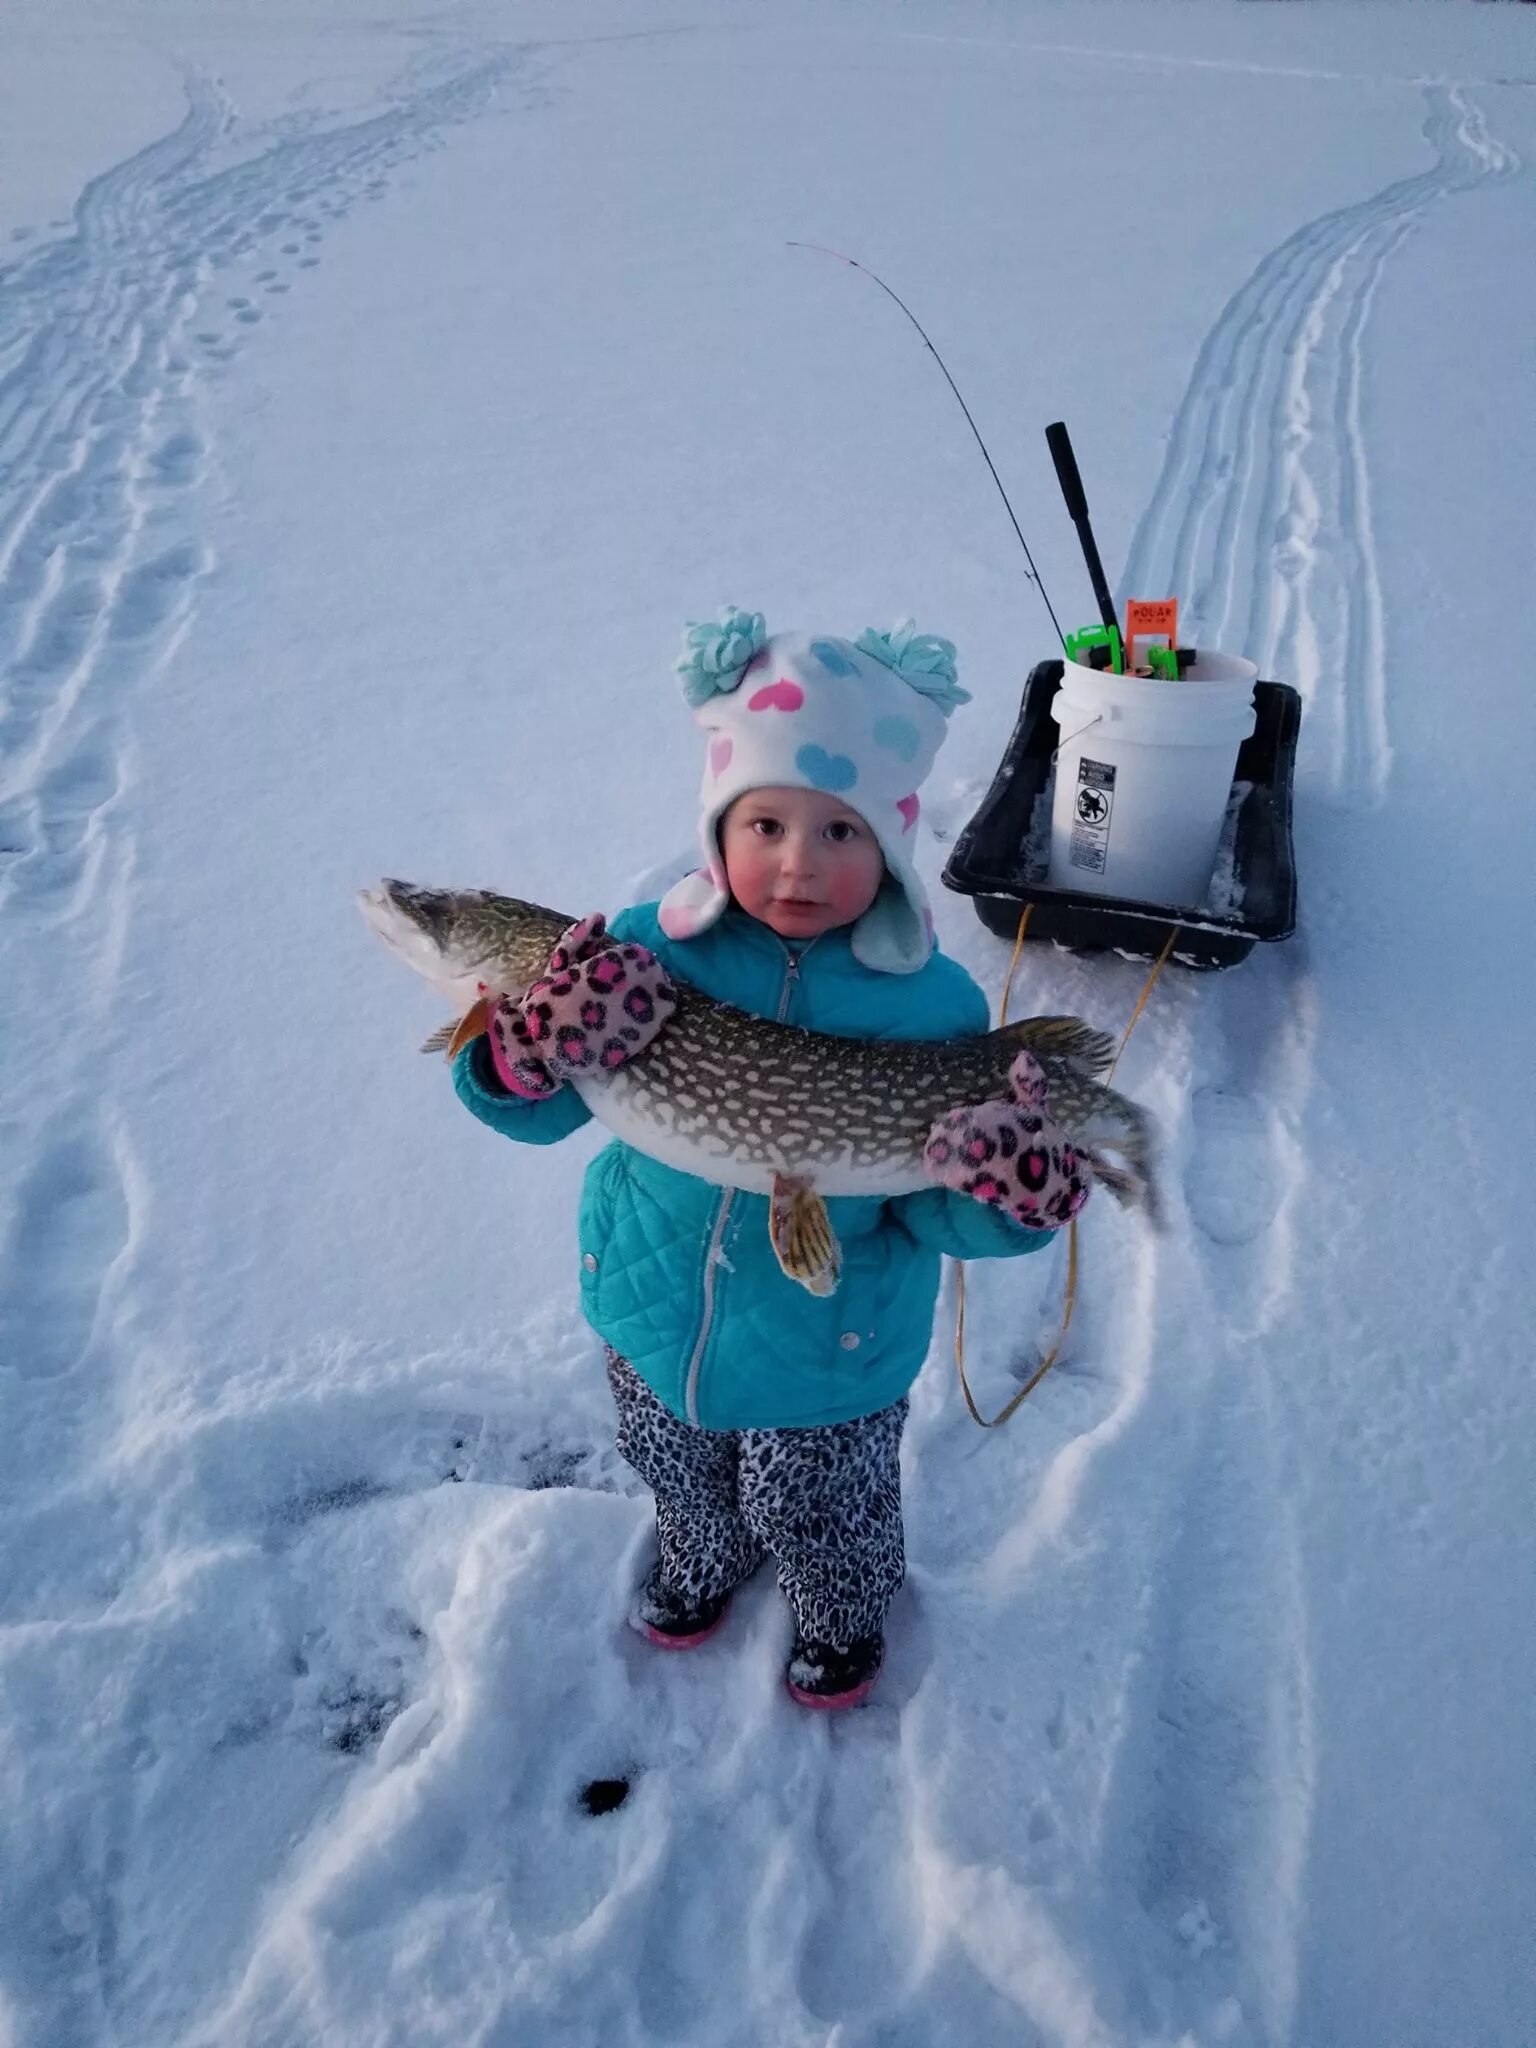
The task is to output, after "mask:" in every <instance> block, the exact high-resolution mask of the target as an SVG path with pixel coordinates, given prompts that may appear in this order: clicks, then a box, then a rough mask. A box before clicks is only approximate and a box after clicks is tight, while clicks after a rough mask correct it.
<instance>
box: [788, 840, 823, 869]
mask: <svg viewBox="0 0 1536 2048" xmlns="http://www.w3.org/2000/svg"><path fill="white" fill-rule="evenodd" d="M784 865H785V866H786V867H787V868H788V869H789V872H790V873H791V874H792V875H811V874H814V873H815V872H816V843H815V841H814V840H813V839H811V838H809V837H808V836H807V835H806V834H805V833H803V832H792V833H790V834H789V835H788V837H787V838H786V840H785V842H784Z"/></svg>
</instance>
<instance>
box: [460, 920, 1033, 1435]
mask: <svg viewBox="0 0 1536 2048" xmlns="http://www.w3.org/2000/svg"><path fill="white" fill-rule="evenodd" d="M610 930H611V931H612V933H613V935H614V937H615V938H620V939H634V940H638V941H639V942H640V944H642V945H644V946H649V947H650V949H651V951H652V952H653V953H655V954H656V955H657V957H658V958H659V959H660V961H661V962H662V964H663V966H664V967H665V968H666V970H667V972H668V974H670V975H672V976H674V977H675V978H676V979H677V980H679V981H687V982H691V983H692V984H693V986H694V987H695V988H699V989H702V990H703V991H704V992H705V994H707V995H711V996H714V997H716V998H717V999H718V1000H719V1001H721V1002H725V1003H734V1004H735V1005H736V1007H737V1008H738V1009H742V1010H752V1011H754V1012H755V1013H756V1014H757V1015H758V1016H760V1017H783V1018H784V1019H785V1020H786V1022H788V1023H791V1024H799V1025H802V1026H804V1027H805V1029H807V1030H810V1031H825V1032H830V1033H832V1034H834V1035H835V1036H838V1037H843V1038H960V1037H968V1036H971V1035H972V1034H974V1033H976V1032H981V1031H985V1030H986V1029H987V1026H988V1018H987V1004H986V998H985V997H984V996H983V995H982V993H981V990H980V989H979V988H978V987H977V986H976V984H975V982H973V981H972V980H971V978H970V976H969V975H968V974H967V973H966V972H965V970H964V968H962V967H960V966H958V965H957V964H956V963H955V962H954V961H953V960H950V959H948V958H946V956H945V955H944V954H942V953H935V954H934V955H933V957H932V959H930V960H929V962H928V964H927V966H926V967H923V968H921V969H919V971H918V972H917V973H916V974H907V975H899V976H898V975H890V974H879V973H876V972H875V971H874V970H873V969H872V968H868V967H864V966H862V965H861V964H860V963H859V962H858V961H857V960H855V959H854V957H853V953H852V950H851V949H850V947H849V943H848V933H847V930H846V929H844V930H841V931H834V932H828V933H827V934H826V935H825V936H824V937H822V938H819V939H813V940H812V941H811V942H810V943H809V944H808V945H805V946H800V947H791V946H789V945H786V944H785V942H784V941H783V940H782V939H780V938H778V937H777V936H776V934H775V933H773V932H772V931H770V930H769V929H768V927H767V926H766V925H764V924H760V923H758V921H757V920H756V919H755V918H751V917H748V916H746V914H745V913H744V912H742V911H739V910H731V911H728V912H727V913H726V915H725V916H724V917H723V918H722V919H721V920H720V922H719V923H718V924H717V925H715V926H714V927H713V929H712V930H710V931H707V932H704V933H701V934H700V935H699V936H698V937H697V938H693V939H688V940H686V941H679V940H675V939H669V938H668V937H667V936H666V934H665V933H664V932H663V931H662V929H661V927H660V925H659V924H658V923H657V922H656V906H655V904H654V903H647V904H643V905H641V906H640V907H639V908H637V909H634V910H626V911H622V912H621V913H620V914H619V915H618V916H617V917H616V918H614V919H613V920H612V923H611V926H610ZM484 1059H485V1042H484V1040H479V1041H477V1042H476V1043H475V1044H473V1045H470V1046H467V1047H466V1048H465V1049H464V1051H462V1052H461V1053H460V1054H459V1056H458V1058H457V1059H456V1060H455V1062H454V1068H453V1079H454V1086H455V1087H456V1088H457V1090H458V1093H459V1096H460V1099H461V1100H462V1101H463V1102H464V1104H465V1106H466V1107H467V1108H468V1109H470V1110H471V1111H473V1113H474V1114H475V1115H476V1116H477V1117H479V1119H480V1120H481V1122H482V1123H487V1124H489V1125H490V1126H491V1128H492V1129H493V1130H496V1131H500V1132H501V1133H502V1134H503V1135H504V1136H505V1137H508V1138H517V1139H521V1140H522V1141H523V1142H524V1143H526V1144H532V1145H548V1144H552V1143H554V1141H555V1140H556V1139H559V1138H563V1137H565V1136H566V1135H567V1134H568V1133H569V1132H571V1131H574V1130H575V1129H577V1128H578V1126H579V1125H581V1124H584V1123H585V1122H586V1121H587V1118H588V1116H589V1115H590V1111H589V1110H588V1109H587V1108H586V1106H585V1104H584V1103H583V1102H582V1100H581V1098H580V1097H579V1096H578V1095H577V1094H576V1092H575V1090H574V1089H571V1088H564V1089H561V1091H560V1092H559V1094H557V1095H551V1096H548V1097H546V1098H544V1099H543V1100H542V1101H538V1102H524V1101H522V1100H520V1099H518V1098H517V1097H515V1096H509V1095H506V1094H503V1093H498V1092H493V1087H494V1076H493V1075H489V1074H487V1072H486V1070H485V1068H484V1067H482V1065H481V1062H482V1061H483V1060H484ZM827 1209H828V1212H829V1214H830V1216H831V1220H832V1225H833V1228H834V1229H835V1230H836V1232H837V1235H838V1239H839V1241H840V1243H841V1245H842V1250H843V1272H842V1279H841V1282H840V1283H839V1285H838V1288H837V1292H836V1293H835V1294H832V1295H830V1296H828V1297H827V1298H826V1299H824V1300H818V1299H817V1298H816V1297H815V1296H814V1295H811V1294H808V1293H807V1292H806V1291H805V1289H804V1288H803V1287H800V1286H797V1285H796V1283H795V1282H794V1281H792V1280H788V1279H786V1278H785V1276H784V1274H783V1273H782V1272H781V1271H780V1270H779V1264H778V1261H777V1260H776V1259H775V1257H774V1254H773V1247H772V1245H771V1244H770V1243H769V1239H768V1198H767V1196H766V1195H749V1194H744V1193H742V1192H741V1191H740V1190H739V1189H737V1190H732V1189H728V1188H721V1187H716V1186H715V1185H714V1184H713V1183H712V1182H710V1181H705V1180H700V1179H698V1178H697V1177H696V1176H695V1175H693V1174H689V1173H679V1172H678V1171H677V1169H676V1168H675V1167H671V1166H663V1165H662V1164H661V1163H660V1162H659V1161H657V1160H655V1159H651V1158H649V1157H648V1156H647V1155H646V1154H644V1153H642V1152H637V1151H636V1150H635V1149H634V1147H633V1146H631V1145H626V1144H624V1143H622V1142H620V1141H618V1140H615V1142H614V1143H613V1144H611V1145H609V1146H608V1147H607V1148H606V1149H605V1150H604V1151H602V1152H600V1153H599V1154H598V1156H597V1158H596V1159H594V1160H593V1162H592V1164H591V1166H590V1167H589V1168H588V1169H587V1177H586V1184H585V1186H584V1188H583V1191H582V1199H581V1213H580V1220H579V1235H580V1241H581V1262H580V1269H579V1270H580V1274H581V1299H582V1308H583V1310H584V1311H585V1313H586V1317H587V1320H588V1321H589V1322H590V1323H591V1325H592V1327H593V1328H594V1329H595V1330H596V1331H597V1333H598V1335H599V1336H600V1337H602V1338H603V1339H604V1340H605V1341H606V1342H607V1343H609V1344H611V1345H612V1346H613V1348H614V1350H615V1351H618V1352H621V1353H622V1354H623V1356H624V1357H625V1358H627V1359H628V1360H629V1361H630V1363H631V1364H632V1365H633V1366H634V1368H635V1370H636V1371H637V1372H638V1373H639V1374H640V1375H641V1377H642V1378H643V1379H644V1380H645V1382H646V1384H647V1385H648V1386H649V1387H650V1388H651V1389H652V1390H653V1392H655V1393H656V1394H657V1395H659V1397H660V1398H661V1399H662V1400H663V1401H664V1402H665V1403H666V1405H667V1407H668V1408H670V1409H671V1410H672V1412H673V1414H674V1415H678V1416H681V1417H682V1418H684V1419H685V1420H686V1421H688V1422H693V1423H698V1424H700V1425H702V1426H703V1427H704V1428H705V1429H790V1428H804V1427H808V1426H811V1425H813V1424H819V1423H828V1422H847V1421H850V1420H851V1419H852V1418H853V1417H854V1416H856V1415H872V1414H873V1413H874V1412H875V1410H876V1409H878V1408H885V1407H888V1406H889V1405H890V1403H891V1402H892V1401H897V1400H899V1399H900V1398H901V1396H902V1395H903V1394H904V1393H905V1392H906V1391H907V1389H908V1387H910V1386H911V1384H912V1382H913V1380H914V1379H916V1377H917V1374H918V1371H919V1369H920V1367H921V1366H922V1363H923V1359H924V1357H925V1355H926V1353H927V1350H928V1340H929V1337H930V1335H931V1333H932V1328H933V1309H934V1302H935V1300H936V1298H937V1295H938V1288H939V1258H940V1254H941V1253H944V1252H948V1253H949V1254H950V1255H951V1256H952V1257H955V1258H960V1259H979V1258H1010V1257H1017V1256H1018V1255H1019V1254H1021V1253H1024V1252H1033V1251H1038V1250H1039V1249H1040V1247H1041V1246H1042V1245H1044V1244H1048V1243H1049V1242H1050V1239H1051V1237H1052V1235H1053V1234H1054V1233H1052V1232H1050V1231H1032V1230H1024V1229H1021V1228H1020V1227H1019V1225H1017V1224H1015V1223H1013V1222H1012V1221H1011V1220H1010V1219H1009V1218H1008V1217H1006V1216H1003V1215H1002V1214H1000V1213H999V1212H998V1211H997V1210H995V1209H989V1208H987V1207H985V1206H984V1205H983V1204H982V1203H980V1202H976V1201H973V1200H972V1199H971V1197H970V1196H969V1195H957V1194H952V1193H950V1192H949V1191H948V1190H947V1189H944V1188H937V1187H935V1188H925V1189H923V1190H922V1191H921V1192H920V1193H917V1194H912V1195H900V1196H897V1197H895V1198H894V1199H893V1200H890V1201H885V1200H882V1199H880V1198H879V1197H877V1196H843V1197H839V1198H836V1199H834V1200H832V1201H829V1202H828V1204H827Z"/></svg>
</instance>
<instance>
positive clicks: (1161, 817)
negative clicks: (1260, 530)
mask: <svg viewBox="0 0 1536 2048" xmlns="http://www.w3.org/2000/svg"><path fill="white" fill-rule="evenodd" d="M1257 675H1258V670H1257V669H1256V668H1255V667H1254V665H1253V663H1252V662H1251V661H1244V660H1243V659H1242V657H1241V656H1240V655H1236V654H1216V653H1208V652H1207V651H1206V650H1205V649H1204V648H1201V649H1200V650H1199V652H1198V654H1197V656H1196V658H1195V661H1194V663H1193V665H1192V666H1191V667H1190V668H1189V669H1187V670H1186V671H1185V673H1184V674H1183V675H1182V676H1181V677H1180V678H1179V680H1178V681H1177V682H1176V683H1168V682H1163V681H1161V680H1160V679H1158V678H1157V677H1153V676H1117V675H1111V674H1109V673H1108V672H1107V671H1105V670H1102V669H1092V668H1084V667H1083V666H1081V664H1080V663H1078V662H1075V661H1069V662H1067V663H1065V665H1064V667H1063V671H1062V679H1061V687H1060V689H1059V690H1058V691H1057V692H1056V696H1055V699H1054V701H1053V703H1052V705H1051V712H1052V716H1053V717H1054V718H1055V720H1056V725H1057V729H1058V731H1059V732H1060V734H1061V739H1060V742H1059V744H1058V747H1057V753H1056V793H1055V798H1054V800H1053V803H1052V806H1051V883H1052V886H1053V887H1055V888H1058V889H1076V890H1082V891H1085V892H1087V893H1088V894H1089V895H1094V896H1127V897H1130V898H1131V899H1132V900H1133V901H1135V902H1139V903H1167V904H1175V905H1177V906H1178V907H1179V908H1181V909H1192V908H1194V907H1195V906H1197V905H1198V904H1200V903H1201V902H1202V901H1203V900H1204V898H1205V894H1206V891H1207V890H1208V889H1209V887H1210V882H1211V874H1212V870H1213V869H1214V868H1215V865H1216V852H1217V847H1218V845H1219V843H1220V840H1221V827H1222V821H1223V819H1224V818H1225V816H1226V811H1227V799H1228V797H1229V796H1230V794H1231V790H1232V776H1233V770H1234V769H1235V768H1236V766H1237V750H1238V748H1239V747H1240V746H1241V745H1242V743H1243V741H1244V740H1245V739H1247V737H1248V736H1249V734H1250V733H1251V732H1252V731H1253V727H1254V709H1253V685H1254V679H1255V677H1256V676H1257Z"/></svg>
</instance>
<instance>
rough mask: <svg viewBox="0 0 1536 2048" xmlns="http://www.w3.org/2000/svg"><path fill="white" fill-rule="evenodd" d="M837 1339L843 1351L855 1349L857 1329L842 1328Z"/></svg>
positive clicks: (857, 1336)
mask: <svg viewBox="0 0 1536 2048" xmlns="http://www.w3.org/2000/svg"><path fill="white" fill-rule="evenodd" d="M837 1341H838V1343H839V1344H841V1345H842V1347H843V1349H844V1350H845V1351H857V1350H858V1348H859V1333H858V1331H857V1330H844V1332H843V1334H842V1335H841V1337H839V1338H838V1340H837Z"/></svg>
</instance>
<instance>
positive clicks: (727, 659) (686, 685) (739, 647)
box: [677, 604, 768, 709]
mask: <svg viewBox="0 0 1536 2048" xmlns="http://www.w3.org/2000/svg"><path fill="white" fill-rule="evenodd" d="M767 644H768V628H767V627H766V626H765V625H764V623H763V615H762V613H761V612H743V611H738V610H737V609H736V607H735V605H733V604H728V605H725V606H724V607H722V609H721V612H720V616H719V618H718V620H705V621H703V622H702V623H696V622H694V621H692V620H690V621H689V623H688V624H687V625H686V626H685V627H684V628H683V652H682V655H681V657H680V658H679V660H678V663H677V672H678V674H679V675H680V676H681V677H682V679H683V695H684V696H685V697H686V698H687V700H688V702H689V703H690V704H691V705H693V706H694V708H695V709H697V708H698V706H699V705H700V704H707V703H708V702H709V700H710V698H711V697H723V696H726V695H727V694H728V693H729V692H730V691H732V690H735V689H738V688H739V687H740V685H741V679H742V677H743V676H744V675H745V674H746V671H747V664H748V662H749V661H751V659H752V657H753V655H754V654H758V653H760V652H761V651H762V649H763V648H764V647H766V646H767Z"/></svg>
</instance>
